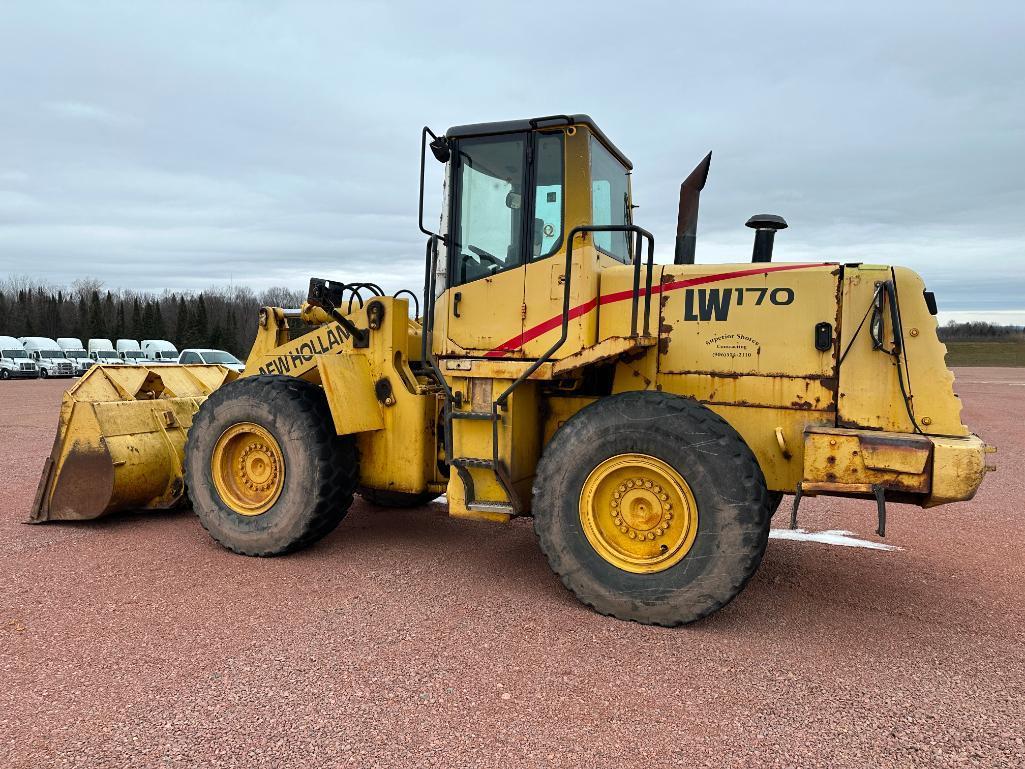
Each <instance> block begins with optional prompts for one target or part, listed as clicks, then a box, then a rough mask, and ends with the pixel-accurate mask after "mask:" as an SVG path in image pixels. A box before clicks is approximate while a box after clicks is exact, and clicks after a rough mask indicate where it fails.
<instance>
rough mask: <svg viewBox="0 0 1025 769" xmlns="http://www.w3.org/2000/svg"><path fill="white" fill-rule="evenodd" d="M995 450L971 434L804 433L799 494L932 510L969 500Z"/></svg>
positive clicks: (829, 430)
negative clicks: (880, 497)
mask: <svg viewBox="0 0 1025 769" xmlns="http://www.w3.org/2000/svg"><path fill="white" fill-rule="evenodd" d="M995 450H996V449H994V448H992V447H989V446H987V445H986V444H985V443H984V442H983V441H982V439H981V438H979V437H978V436H977V435H967V436H964V437H950V438H947V437H940V436H931V435H916V434H911V433H890V432H882V431H877V430H851V429H846V428H828V427H817V428H810V429H808V430H806V431H805V434H804V472H803V475H804V478H803V480H802V481H801V488H802V492H803V493H805V494H809V495H814V494H833V495H837V496H873V495H874V494H875V492H876V490H877V489H882V490H883V491H884V492H885V493H886V496H887V498H893V499H897V500H898V501H904V502H912V503H914V504H920V505H922V506H923V507H935V506H936V505H943V504H946V503H948V502H962V501H964V500H968V499H971V498H972V497H974V496H975V492H976V491H978V489H979V486H980V485H981V484H982V479H983V478H984V477H985V476H986V471H987V469H992V468H987V466H986V454H988V453H991V452H993V451H995Z"/></svg>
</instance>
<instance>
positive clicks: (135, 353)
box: [125, 350, 146, 358]
mask: <svg viewBox="0 0 1025 769" xmlns="http://www.w3.org/2000/svg"><path fill="white" fill-rule="evenodd" d="M125 357H126V358H145V357H146V354H145V353H144V352H143V351H142V350H125Z"/></svg>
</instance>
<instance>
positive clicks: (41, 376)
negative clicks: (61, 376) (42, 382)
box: [39, 368, 50, 379]
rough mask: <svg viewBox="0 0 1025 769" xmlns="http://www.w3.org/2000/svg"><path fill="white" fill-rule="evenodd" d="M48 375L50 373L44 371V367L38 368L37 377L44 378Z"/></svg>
mask: <svg viewBox="0 0 1025 769" xmlns="http://www.w3.org/2000/svg"><path fill="white" fill-rule="evenodd" d="M48 376H50V375H49V374H47V373H46V369H45V368H41V369H39V378H40V379H46V378H47V377H48Z"/></svg>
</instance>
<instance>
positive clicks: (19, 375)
mask: <svg viewBox="0 0 1025 769" xmlns="http://www.w3.org/2000/svg"><path fill="white" fill-rule="evenodd" d="M38 376H39V369H38V368H37V367H36V364H35V361H33V360H32V359H31V358H30V357H29V354H28V353H27V352H25V347H24V346H23V345H22V343H21V342H19V341H18V340H17V339H15V338H14V337H13V336H0V379H36V378H37V377H38Z"/></svg>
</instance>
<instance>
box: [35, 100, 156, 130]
mask: <svg viewBox="0 0 1025 769" xmlns="http://www.w3.org/2000/svg"><path fill="white" fill-rule="evenodd" d="M43 109H45V110H46V111H48V112H49V113H51V114H52V115H55V116H56V117H58V118H64V119H67V120H84V121H88V122H93V123H103V124H106V125H111V126H118V125H131V124H133V123H136V122H138V121H136V120H135V119H134V118H131V117H129V116H127V115H119V114H117V113H114V112H111V111H110V110H107V109H104V108H103V107H99V106H97V105H95V104H85V103H83V102H78V101H56V102H46V103H45V104H43Z"/></svg>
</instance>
